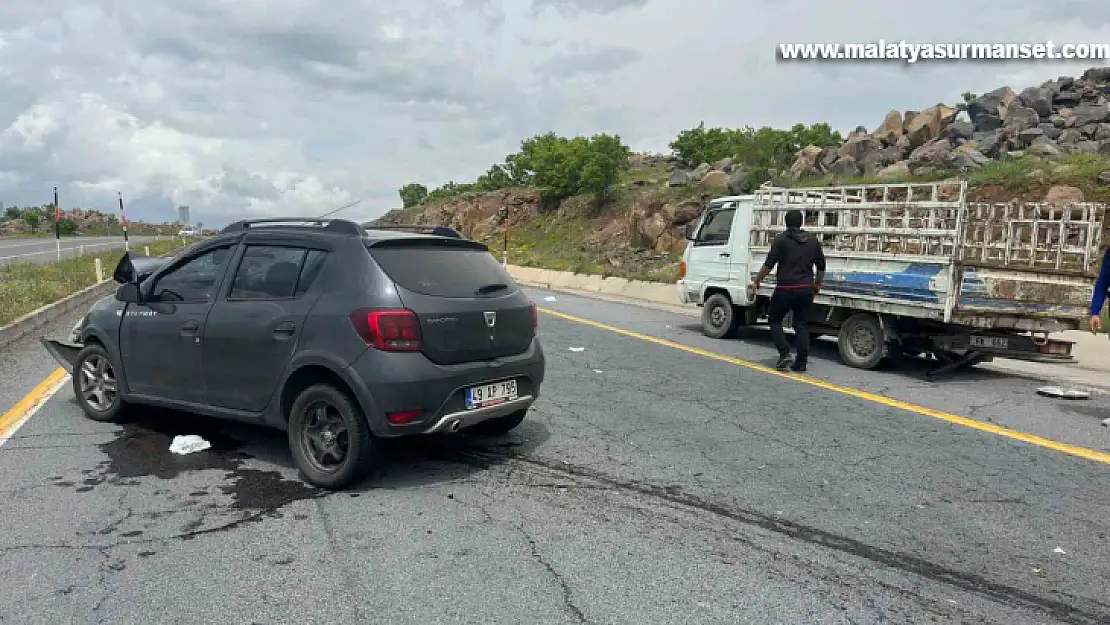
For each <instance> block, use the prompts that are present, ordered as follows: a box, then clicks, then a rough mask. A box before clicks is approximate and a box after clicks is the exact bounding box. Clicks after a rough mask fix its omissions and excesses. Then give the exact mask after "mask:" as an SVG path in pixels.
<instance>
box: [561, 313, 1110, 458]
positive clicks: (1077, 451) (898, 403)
mask: <svg viewBox="0 0 1110 625" xmlns="http://www.w3.org/2000/svg"><path fill="white" fill-rule="evenodd" d="M539 310H540V311H541V312H544V313H546V314H549V315H552V316H554V317H559V318H560V319H565V320H567V321H573V322H575V323H581V324H583V325H588V326H592V327H595V328H599V329H602V330H608V331H610V332H615V333H617V334H622V335H624V336H629V337H632V338H635V339H640V340H641V341H647V342H649V343H655V344H657V345H665V346H667V347H671V348H674V349H678V350H682V351H684V352H687V353H690V354H697V355H698V356H704V357H706V358H712V359H713V360H719V361H721V362H727V363H731V364H734V365H737V366H739V367H745V368H747V369H752V370H754V371H761V372H763V373H767V374H770V375H775V376H779V377H782V378H788V379H790V380H794V381H795V382H801V383H803V384H808V385H810V386H816V387H818V388H823V389H825V390H828V391H833V392H836V393H840V394H842V395H850V396H852V397H856V398H858V399H863V400H867V401H871V402H875V403H877V404H882V405H884V406H889V407H891V408H897V409H899V410H905V411H908V412H913V413H916V414H919V415H924V416H927V417H933V418H935V419H941V420H943V421H947V422H949V423H955V424H957V425H962V426H964V427H969V428H972V429H976V430H980V431H983V432H990V433H991V434H997V435H999V436H1005V437H1006V438H1011V439H1014V440H1019V441H1023V442H1026V443H1029V444H1032V445H1037V446H1039V447H1045V448H1047V449H1053V450H1056V451H1062V452H1064V453H1066V454H1071V455H1073V456H1078V457H1080V458H1086V459H1087V460H1094V461H1095V462H1102V463H1105V464H1110V453H1107V452H1104V451H1098V450H1097V449H1089V448H1087V447H1080V446H1078V445H1072V444H1069V443H1063V442H1060V441H1056V440H1052V439H1051V438H1045V437H1043V436H1037V435H1036V434H1029V433H1027V432H1021V431H1019V430H1013V429H1010V428H1007V427H1003V426H1001V425H996V424H994V423H987V422H985V421H978V420H976V419H971V418H968V417H962V416H960V415H957V414H952V413H950V412H944V411H943V410H935V409H933V408H928V407H925V406H919V405H917V404H912V403H910V402H906V401H902V400H900V399H892V398H890V397H884V396H882V395H876V394H875V393H868V392H867V391H862V390H860V389H858V388H851V387H849V386H841V385H839V384H833V383H832V382H826V381H825V380H820V379H817V378H814V377H810V376H808V375H801V374H797V373H785V372H782V371H778V370H776V369H774V368H772V367H768V366H765V365H761V364H758V363H754V362H751V361H748V360H743V359H741V358H735V357H733V356H726V355H724V354H719V353H717V352H711V351H709V350H707V349H701V348H698V347H692V346H690V345H685V344H682V343H676V342H675V341H669V340H667V339H662V338H659V337H656V336H650V335H648V334H642V333H640V332H634V331H632V330H625V329H624V328H618V327H616V326H611V325H609V324H605V323H601V322H598V321H593V320H591V319H583V318H582V317H576V316H574V315H568V314H567V313H564V312H559V311H557V310H551V309H549V308H540V309H539Z"/></svg>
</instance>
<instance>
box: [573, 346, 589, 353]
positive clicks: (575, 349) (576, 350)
mask: <svg viewBox="0 0 1110 625" xmlns="http://www.w3.org/2000/svg"><path fill="white" fill-rule="evenodd" d="M570 351H572V352H584V351H586V348H585V347H572V348H570Z"/></svg>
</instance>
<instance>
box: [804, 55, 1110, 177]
mask: <svg viewBox="0 0 1110 625" xmlns="http://www.w3.org/2000/svg"><path fill="white" fill-rule="evenodd" d="M1026 154H1028V155H1033V156H1040V157H1054V156H1060V155H1063V154H1090V155H1099V156H1110V68H1093V69H1090V70H1087V71H1086V72H1085V73H1084V74H1083V75H1082V76H1081V77H1080V78H1078V79H1076V78H1070V77H1061V78H1058V79H1056V80H1050V81H1047V82H1045V83H1043V84H1041V85H1040V86H1034V87H1028V88H1026V89H1024V90H1022V91H1021V92H1020V93H1015V92H1014V90H1013V89H1011V88H1010V87H1000V88H998V89H995V90H994V91H991V92H990V93H987V94H984V95H981V96H978V97H970V96H969V97H967V101H966V102H963V103H960V104H958V105H956V106H946V105H944V104H937V105H935V106H932V107H930V108H927V109H925V110H922V111H906V112H905V113H902V112H899V111H890V113H888V114H887V116H886V119H884V120H883V122H882V123H881V124H880V125H879V127H878V128H877V129H875V130H874V131H873V132H868V130H867V129H866V128H864V127H862V126H861V127H859V128H856V130H855V131H853V132H852V133H851V134H850V135H849V136H848V139H847V141H845V142H844V144H843V145H841V146H839V147H826V148H821V147H817V146H808V147H806V148H804V149H803V150H802V151H801V152H799V154H798V159H797V160H796V161H795V162H794V166H793V167H792V168H791V170H790V176H791V177H792V178H794V179H805V178H815V177H819V176H823V175H832V176H834V177H843V178H852V177H856V176H861V175H862V176H878V177H880V178H889V179H904V178H906V177H908V176H911V175H913V176H917V175H930V174H935V173H938V172H945V173H947V172H967V171H971V170H977V169H982V168H983V167H985V166H987V165H989V164H990V163H991V162H992V161H993V160H996V159H1009V160H1013V159H1017V158H1020V157H1021V156H1023V155H1026ZM1108 176H1110V174H1108Z"/></svg>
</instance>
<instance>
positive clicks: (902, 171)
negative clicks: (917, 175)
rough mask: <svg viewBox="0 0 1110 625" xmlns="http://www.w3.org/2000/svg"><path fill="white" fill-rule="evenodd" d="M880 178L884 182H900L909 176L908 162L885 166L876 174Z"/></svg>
mask: <svg viewBox="0 0 1110 625" xmlns="http://www.w3.org/2000/svg"><path fill="white" fill-rule="evenodd" d="M878 176H879V177H880V178H883V179H886V180H900V179H904V178H907V177H909V176H910V163H909V161H899V162H897V163H894V164H893V165H887V166H886V167H884V168H882V169H880V170H879V172H878Z"/></svg>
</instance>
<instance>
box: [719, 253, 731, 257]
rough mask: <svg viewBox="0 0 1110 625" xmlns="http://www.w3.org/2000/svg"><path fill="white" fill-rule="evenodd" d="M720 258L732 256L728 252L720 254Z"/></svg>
mask: <svg viewBox="0 0 1110 625" xmlns="http://www.w3.org/2000/svg"><path fill="white" fill-rule="evenodd" d="M720 256H721V257H723V258H728V257H730V256H732V254H729V253H728V252H721V254H720Z"/></svg>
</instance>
